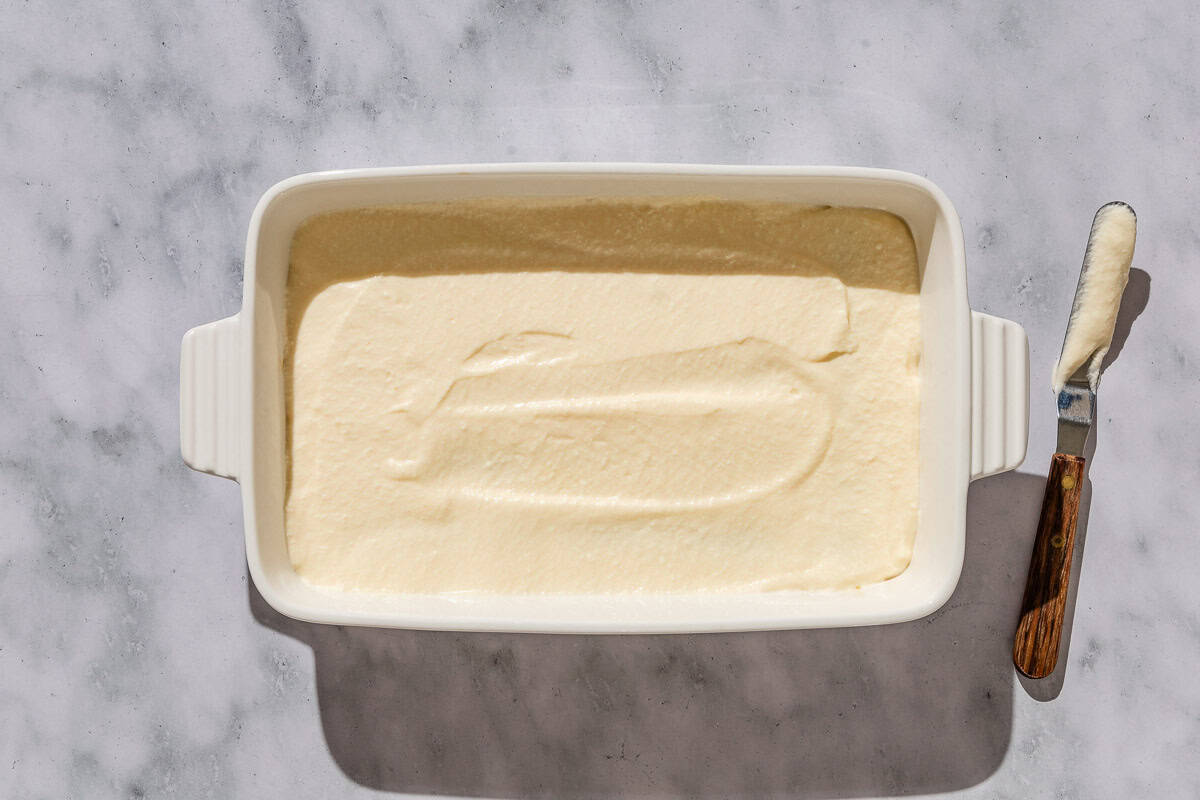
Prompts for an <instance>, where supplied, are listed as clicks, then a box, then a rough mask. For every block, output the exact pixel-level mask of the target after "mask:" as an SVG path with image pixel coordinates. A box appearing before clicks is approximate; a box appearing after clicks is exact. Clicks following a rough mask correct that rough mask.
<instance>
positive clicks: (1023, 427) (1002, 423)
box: [971, 311, 1029, 480]
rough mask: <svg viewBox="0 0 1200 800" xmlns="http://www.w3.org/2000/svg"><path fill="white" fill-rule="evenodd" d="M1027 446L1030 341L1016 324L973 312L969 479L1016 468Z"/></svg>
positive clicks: (1023, 456) (1023, 458)
mask: <svg viewBox="0 0 1200 800" xmlns="http://www.w3.org/2000/svg"><path fill="white" fill-rule="evenodd" d="M1028 443H1029V340H1028V339H1027V338H1026V337H1025V329H1024V328H1022V327H1021V326H1020V325H1018V324H1017V323H1015V322H1012V321H1010V320H1007V319H1001V318H1000V317H993V316H992V315H991V314H981V313H979V312H978V311H972V312H971V480H975V479H976V478H982V477H985V476H987V475H995V474H996V473H997V472H1005V471H1006V470H1010V469H1015V468H1017V467H1019V466H1020V465H1021V462H1022V461H1024V460H1025V448H1026V446H1027V445H1028Z"/></svg>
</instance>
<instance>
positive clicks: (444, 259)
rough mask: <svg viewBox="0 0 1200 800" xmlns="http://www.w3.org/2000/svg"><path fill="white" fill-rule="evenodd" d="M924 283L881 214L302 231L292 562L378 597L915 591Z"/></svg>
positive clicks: (639, 211)
mask: <svg viewBox="0 0 1200 800" xmlns="http://www.w3.org/2000/svg"><path fill="white" fill-rule="evenodd" d="M918 313H919V306H918V297H917V260H916V253H915V249H914V245H913V241H912V238H911V236H910V234H909V231H908V229H907V227H906V226H905V225H904V223H903V222H902V221H901V220H899V219H898V218H896V217H894V216H892V215H890V214H887V213H884V212H880V211H874V210H868V209H855V208H837V207H834V208H823V207H811V206H799V205H793V204H784V203H737V202H725V201H715V200H706V199H698V198H670V199H655V200H627V199H623V200H585V199H562V200H510V199H506V200H500V199H496V200H476V201H469V202H454V203H445V204H419V205H409V206H394V207H386V208H372V209H361V210H355V211H347V212H338V213H333V214H326V215H322V216H318V217H315V218H313V219H311V220H309V221H308V222H306V223H305V224H304V225H303V226H302V227H301V228H300V229H299V231H298V232H297V233H296V236H295V238H294V240H293V242H292V249H291V268H290V273H289V284H288V322H289V336H290V341H289V347H288V352H287V356H286V365H285V366H286V376H287V385H288V434H289V446H290V450H289V453H290V459H289V487H288V499H287V509H286V512H287V536H288V548H289V552H290V555H291V559H292V563H293V565H294V567H295V569H296V571H297V572H298V573H299V575H300V576H301V577H303V578H304V579H305V580H307V581H309V582H311V583H313V584H316V585H319V586H326V587H331V588H338V589H349V590H361V591H369V592H405V593H408V592H415V593H452V592H490V593H547V592H550V593H611V592H696V591H700V592H710V591H713V592H719V591H724V592H734V591H768V590H779V589H818V588H844V587H851V586H856V585H861V584H865V583H869V582H874V581H880V580H885V579H887V578H890V577H892V576H895V575H896V574H898V573H900V572H901V571H903V570H904V568H905V566H906V565H907V564H908V561H909V558H910V555H911V552H912V544H913V538H914V535H915V532H916V523H917V415H918V400H919V386H918V378H917V367H918V360H919V357H920V337H919V323H918Z"/></svg>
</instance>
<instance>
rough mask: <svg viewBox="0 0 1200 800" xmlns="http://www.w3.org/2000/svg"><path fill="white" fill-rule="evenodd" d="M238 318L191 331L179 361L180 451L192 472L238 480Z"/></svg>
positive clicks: (240, 438)
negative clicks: (193, 470) (198, 471)
mask: <svg viewBox="0 0 1200 800" xmlns="http://www.w3.org/2000/svg"><path fill="white" fill-rule="evenodd" d="M240 334H241V324H240V320H239V319H238V316H237V315H236V314H235V315H234V316H232V317H226V318H225V319H222V320H217V321H216V322H211V323H209V324H208V325H201V326H200V327H198V328H192V329H191V330H190V331H188V332H187V333H186V334H184V336H183V345H182V348H181V352H180V359H179V449H180V452H182V454H183V460H184V461H185V462H186V463H187V465H188V466H189V467H191V468H192V469H196V470H200V471H201V472H209V473H212V474H213V475H219V476H221V477H223V478H233V479H235V480H236V479H237V476H238V469H239V467H240V465H239V463H238V460H239V453H240V450H241V445H242V431H241V418H240V414H239V401H240V396H241V387H240V384H239V372H238V368H237V367H238V355H239V352H240V347H241V335H240Z"/></svg>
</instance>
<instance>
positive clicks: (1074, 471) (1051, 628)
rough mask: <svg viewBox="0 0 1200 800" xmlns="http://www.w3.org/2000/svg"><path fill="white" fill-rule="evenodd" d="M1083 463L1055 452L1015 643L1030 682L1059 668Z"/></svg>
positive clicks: (1019, 666)
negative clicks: (1056, 666) (1059, 644)
mask: <svg viewBox="0 0 1200 800" xmlns="http://www.w3.org/2000/svg"><path fill="white" fill-rule="evenodd" d="M1084 461H1085V459H1083V458H1081V457H1080V456H1068V455H1064V454H1063V453H1055V454H1054V460H1053V461H1051V462H1050V477H1049V478H1048V479H1047V480H1046V494H1045V496H1044V497H1043V498H1042V516H1041V519H1040V520H1038V529H1037V539H1035V540H1034V543H1033V556H1032V558H1030V560H1029V578H1028V579H1027V580H1026V582H1025V598H1024V600H1022V601H1021V619H1020V621H1019V622H1018V623H1017V634H1016V637H1015V638H1014V640H1013V663H1014V664H1016V666H1017V669H1019V670H1021V672H1022V673H1024V674H1025V675H1028V676H1029V677H1030V678H1044V677H1046V676H1047V675H1049V674H1050V673H1051V672H1053V671H1054V665H1055V664H1056V663H1058V641H1059V638H1060V637H1061V636H1062V627H1063V614H1064V612H1065V611H1066V606H1067V587H1068V584H1070V582H1071V554H1072V552H1074V547H1075V523H1076V521H1077V520H1078V518H1079V494H1080V492H1081V491H1083V465H1084Z"/></svg>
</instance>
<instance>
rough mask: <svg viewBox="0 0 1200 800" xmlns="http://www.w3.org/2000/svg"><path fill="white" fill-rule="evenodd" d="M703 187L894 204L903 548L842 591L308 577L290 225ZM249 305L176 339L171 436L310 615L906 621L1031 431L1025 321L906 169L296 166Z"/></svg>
mask: <svg viewBox="0 0 1200 800" xmlns="http://www.w3.org/2000/svg"><path fill="white" fill-rule="evenodd" d="M497 195H511V196H554V195H590V196H606V197H609V196H622V195H638V196H647V195H676V196H678V195H707V196H717V197H724V198H730V199H757V200H787V201H794V202H798V203H819V204H830V205H848V206H868V207H873V208H879V209H884V210H886V211H890V212H892V213H894V214H897V215H899V216H900V217H902V218H903V219H904V220H905V221H906V222H907V223H908V226H909V228H910V229H911V230H912V234H913V237H914V239H915V241H916V245H917V252H918V257H919V261H920V269H921V337H922V347H923V355H922V359H921V366H920V377H921V411H920V480H919V492H920V497H919V523H918V530H917V537H916V542H915V545H914V549H913V556H912V561H911V563H910V564H909V566H908V568H907V569H906V570H905V571H904V572H903V573H901V574H900V575H898V576H897V577H895V578H892V579H891V580H888V581H884V582H882V583H877V584H874V585H868V586H863V587H861V588H858V589H851V590H845V591H819V592H799V591H781V592H769V593H757V594H727V593H717V594H708V595H678V594H674V595H672V594H663V595H592V596H584V595H576V596H555V595H537V596H477V597H467V598H464V597H461V596H454V597H450V596H436V595H432V596H431V595H371V594H361V593H350V592H329V591H324V590H319V589H317V588H314V587H312V586H310V585H308V584H307V583H305V582H304V581H302V580H301V579H300V578H299V577H298V576H297V575H296V573H295V572H294V571H293V569H292V566H291V562H290V560H289V559H288V552H287V540H286V537H285V535H284V479H285V464H286V453H285V441H284V395H283V376H282V369H281V364H282V353H283V346H284V337H285V330H286V329H285V325H284V290H285V285H286V279H287V269H288V250H289V246H290V243H291V239H292V234H293V232H294V231H295V230H296V227H297V226H298V225H299V224H300V223H301V222H302V221H303V220H305V219H306V218H308V217H310V216H312V215H314V214H318V213H322V212H326V211H334V210H339V209H347V208H355V207H361V206H371V205H382V204H390V203H410V202H421V201H435V200H452V199H457V198H464V197H476V196H497ZM244 285H245V290H244V296H243V301H242V309H241V311H240V312H239V313H237V314H235V315H234V316H232V317H228V318H226V319H222V320H219V321H217V322H213V323H211V324H208V325H202V326H200V327H198V328H194V329H193V330H191V331H189V332H188V333H187V334H186V335H185V336H184V338H183V352H182V360H181V367H180V395H181V396H180V434H181V437H180V438H181V445H182V452H183V458H184V460H185V461H186V462H187V463H188V464H189V465H190V466H191V467H192V468H194V469H197V470H202V471H204V472H210V473H212V474H214V475H221V476H224V477H229V478H234V479H235V480H237V481H239V482H240V484H241V487H242V505H243V509H244V514H245V529H246V556H247V560H248V562H249V567H250V574H251V576H252V577H253V579H254V583H255V585H256V586H257V587H258V590H259V591H260V592H261V593H262V595H263V597H264V598H265V599H266V600H267V602H268V603H270V604H271V605H272V606H274V607H275V608H276V609H278V610H279V611H281V612H282V613H284V614H287V615H288V616H292V617H297V618H299V619H304V620H310V621H314V622H327V623H336V624H348V625H374V626H383V627H397V628H432V629H442V630H503V631H544V632H560V633H573V632H574V633H583V632H588V633H630V632H696V631H732V630H761V629H773V628H817V627H839V626H849V625H871V624H879V623H890V622H902V621H906V620H910V619H915V618H917V617H921V616H923V615H925V614H928V613H930V612H932V611H934V610H936V609H937V608H938V607H940V606H941V605H942V604H943V603H944V602H945V601H946V600H947V599H948V598H949V597H950V594H951V593H952V592H953V591H954V587H955V585H956V584H957V582H958V577H959V573H960V571H961V569H962V562H963V551H964V545H965V538H966V502H967V485H968V483H969V482H970V481H971V480H973V479H975V478H980V477H983V476H986V475H990V474H993V473H996V472H1002V471H1004V470H1008V469H1012V468H1014V467H1016V466H1017V465H1018V464H1020V462H1021V461H1022V459H1023V458H1024V456H1025V445H1026V440H1027V437H1028V403H1029V386H1028V383H1029V382H1028V366H1029V357H1028V348H1027V343H1026V339H1025V332H1024V331H1023V330H1022V329H1021V327H1020V326H1018V325H1017V324H1015V323H1013V322H1010V321H1008V320H1003V319H999V318H996V317H992V316H989V315H987V314H981V313H978V312H975V311H971V309H970V308H969V307H968V305H967V290H966V263H965V257H964V253H963V243H962V229H961V226H960V224H959V219H958V215H957V214H956V212H955V211H954V208H953V207H952V206H951V204H950V201H949V200H947V199H946V196H945V195H944V194H943V193H942V192H941V190H939V189H938V188H937V187H936V186H934V185H933V184H932V183H930V182H929V181H927V180H925V179H924V178H921V177H919V176H916V175H911V174H908V173H903V172H895V171H890V170H879V169H860V168H848V167H743V166H703V165H658V164H488V165H469V166H440V167H399V168H394V169H364V170H346V171H338V172H322V173H314V174H309V175H300V176H297V177H294V178H290V179H288V180H285V181H283V182H281V183H279V184H276V185H275V186H273V187H272V188H271V189H270V190H268V191H267V193H266V194H264V195H263V197H262V199H261V200H260V201H259V203H258V206H257V207H256V208H255V210H254V215H253V217H251V220H250V231H249V235H248V237H247V242H246V272H245V281H244Z"/></svg>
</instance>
